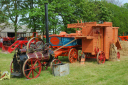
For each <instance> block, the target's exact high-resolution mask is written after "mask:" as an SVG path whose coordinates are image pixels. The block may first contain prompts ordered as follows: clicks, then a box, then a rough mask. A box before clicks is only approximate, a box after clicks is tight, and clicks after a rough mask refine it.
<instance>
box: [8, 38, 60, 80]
mask: <svg viewBox="0 0 128 85" xmlns="http://www.w3.org/2000/svg"><path fill="white" fill-rule="evenodd" d="M49 47H51V48H49ZM52 55H53V51H52V46H51V45H50V44H48V43H46V44H45V43H44V42H43V40H41V39H40V38H35V37H34V38H31V39H30V40H29V42H28V43H27V49H18V50H16V53H15V55H14V57H13V61H12V62H11V65H10V70H11V75H13V76H23V75H24V76H25V77H26V78H28V79H33V78H37V77H38V76H39V75H40V73H41V69H42V70H46V69H47V68H48V66H49V65H50V62H51V61H52V60H53V56H52ZM53 63H55V64H56V63H61V62H60V61H59V60H58V59H56V60H53Z"/></svg>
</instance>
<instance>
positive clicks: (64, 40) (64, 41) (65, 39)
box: [49, 36, 81, 46]
mask: <svg viewBox="0 0 128 85" xmlns="http://www.w3.org/2000/svg"><path fill="white" fill-rule="evenodd" d="M56 37H57V38H58V39H59V44H58V45H53V44H52V43H51V42H50V44H52V46H63V45H65V44H67V43H69V42H71V41H72V40H74V38H70V37H58V36H56ZM50 39H51V37H49V41H50ZM75 45H81V40H79V39H78V40H76V41H74V42H72V43H70V44H68V45H67V46H75Z"/></svg>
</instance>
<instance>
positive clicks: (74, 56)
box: [68, 48, 78, 63]
mask: <svg viewBox="0 0 128 85" xmlns="http://www.w3.org/2000/svg"><path fill="white" fill-rule="evenodd" d="M68 59H69V61H70V63H74V62H76V61H77V59H78V50H76V49H75V48H72V49H70V51H69V53H68Z"/></svg>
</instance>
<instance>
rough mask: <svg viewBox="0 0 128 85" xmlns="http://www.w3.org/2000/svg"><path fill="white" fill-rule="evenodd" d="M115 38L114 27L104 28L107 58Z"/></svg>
mask: <svg viewBox="0 0 128 85" xmlns="http://www.w3.org/2000/svg"><path fill="white" fill-rule="evenodd" d="M112 38H113V30H112V27H106V28H105V29H104V52H105V57H106V59H109V49H110V44H111V42H112Z"/></svg>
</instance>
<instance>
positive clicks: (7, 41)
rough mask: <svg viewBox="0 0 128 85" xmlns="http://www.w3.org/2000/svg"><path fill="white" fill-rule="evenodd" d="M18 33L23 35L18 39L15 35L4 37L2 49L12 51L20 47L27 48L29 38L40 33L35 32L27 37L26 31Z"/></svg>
mask: <svg viewBox="0 0 128 85" xmlns="http://www.w3.org/2000/svg"><path fill="white" fill-rule="evenodd" d="M18 35H19V36H22V37H20V38H19V39H18V40H17V41H15V40H14V39H15V38H14V37H13V38H12V37H8V38H3V45H2V51H7V52H9V53H11V52H12V51H14V50H15V49H17V48H18V49H22V48H26V46H27V43H28V40H29V39H30V38H31V37H34V36H35V35H36V36H38V33H37V32H33V35H32V36H31V37H30V38H27V37H26V33H19V34H18Z"/></svg>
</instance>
